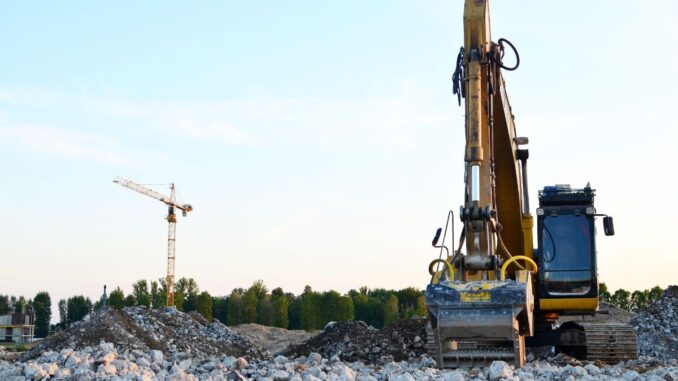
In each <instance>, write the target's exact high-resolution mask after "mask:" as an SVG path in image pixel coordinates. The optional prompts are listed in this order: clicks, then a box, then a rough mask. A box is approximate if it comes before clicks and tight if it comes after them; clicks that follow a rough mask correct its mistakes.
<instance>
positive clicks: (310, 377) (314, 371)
mask: <svg viewBox="0 0 678 381" xmlns="http://www.w3.org/2000/svg"><path fill="white" fill-rule="evenodd" d="M561 360H562V361H566V359H564V358H561ZM158 361H160V363H159V362H158ZM556 362H557V361H549V360H547V361H544V360H537V361H533V362H530V363H528V364H527V365H526V366H525V367H523V368H522V369H513V367H512V366H511V365H509V364H507V363H505V362H503V361H495V362H493V363H492V364H491V366H490V367H488V368H485V369H481V368H473V369H457V370H439V369H437V368H435V361H433V360H432V359H430V358H428V357H427V356H425V355H424V356H421V357H420V358H418V359H416V360H412V361H401V362H395V361H388V362H384V363H382V364H379V365H369V364H365V363H363V362H352V363H350V362H343V361H341V360H337V359H334V360H332V359H328V358H326V357H322V356H321V355H320V354H318V353H311V354H310V355H309V356H302V357H298V358H295V359H290V358H287V357H284V356H277V357H275V358H273V359H270V358H269V359H265V360H252V361H246V360H245V359H243V358H238V359H236V358H233V357H231V356H211V357H205V358H203V359H201V360H197V359H186V360H182V361H178V360H168V359H167V358H164V359H162V360H161V359H160V358H158V357H157V353H154V352H153V351H152V350H149V351H141V350H134V351H130V350H126V351H124V352H119V351H118V350H117V349H116V346H115V345H114V344H112V343H101V344H99V345H97V346H91V347H85V348H83V349H81V350H77V351H74V350H72V349H68V348H66V349H62V350H61V351H59V352H56V351H46V352H44V353H42V354H41V355H40V356H38V357H36V358H34V359H31V360H29V361H26V362H14V363H7V362H0V380H16V381H19V380H21V381H24V380H47V379H54V380H158V381H169V380H205V381H207V380H212V381H217V380H224V381H226V380H233V381H249V380H253V381H320V380H326V381H415V380H417V381H419V380H421V381H462V380H478V381H488V380H489V381H491V380H515V381H518V380H545V381H561V380H593V379H600V380H620V381H643V380H653V381H678V361H676V359H670V360H667V359H657V358H651V357H644V356H643V357H641V358H639V359H638V360H633V361H628V362H626V363H618V364H616V365H604V364H601V365H600V366H598V365H595V364H594V363H591V362H584V364H583V366H580V365H571V364H566V365H554V363H556Z"/></svg>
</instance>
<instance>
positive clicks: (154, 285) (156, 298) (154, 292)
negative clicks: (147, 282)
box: [150, 280, 165, 308]
mask: <svg viewBox="0 0 678 381" xmlns="http://www.w3.org/2000/svg"><path fill="white" fill-rule="evenodd" d="M150 294H151V306H153V308H159V307H162V306H164V305H165V301H164V300H163V299H162V298H161V297H160V289H159V288H158V282H156V281H154V280H153V281H151V292H150Z"/></svg>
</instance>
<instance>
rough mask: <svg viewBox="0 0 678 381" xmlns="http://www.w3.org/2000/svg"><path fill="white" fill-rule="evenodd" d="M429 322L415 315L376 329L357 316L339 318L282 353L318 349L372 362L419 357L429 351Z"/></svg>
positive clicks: (302, 353)
mask: <svg viewBox="0 0 678 381" xmlns="http://www.w3.org/2000/svg"><path fill="white" fill-rule="evenodd" d="M426 323H427V320H426V319H424V318H414V319H410V320H404V321H399V322H396V323H394V324H393V325H392V326H389V327H386V328H383V329H375V328H372V327H368V326H367V324H365V323H364V322H362V321H357V320H351V321H344V322H337V323H334V324H331V325H329V324H328V326H327V327H326V329H325V330H324V331H323V332H321V333H319V334H318V335H316V336H314V337H313V338H311V339H309V340H307V341H306V342H304V343H301V344H299V345H292V346H290V347H289V348H288V349H287V350H285V351H283V352H282V354H283V355H285V356H288V357H298V356H308V355H310V354H311V353H313V352H316V353H319V354H321V355H322V356H324V357H327V358H330V359H331V358H332V357H333V356H337V357H338V358H339V359H341V360H343V361H350V362H353V361H362V362H365V363H368V364H377V363H383V362H388V361H402V360H409V359H415V358H418V357H419V356H421V355H423V354H424V353H425V352H426V349H425V342H424V339H423V338H425V337H426Z"/></svg>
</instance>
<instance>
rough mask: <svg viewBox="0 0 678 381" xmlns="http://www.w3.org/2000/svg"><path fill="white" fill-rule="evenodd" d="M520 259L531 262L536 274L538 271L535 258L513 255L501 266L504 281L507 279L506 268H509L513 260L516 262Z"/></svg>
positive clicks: (533, 272)
mask: <svg viewBox="0 0 678 381" xmlns="http://www.w3.org/2000/svg"><path fill="white" fill-rule="evenodd" d="M519 259H522V260H524V261H526V262H527V263H529V264H530V265H531V266H532V271H531V272H532V275H535V274H536V273H537V271H538V269H537V264H536V263H535V262H534V260H533V259H532V258H530V257H526V256H524V255H516V256H515V257H511V258H510V259H509V260H508V261H506V262H504V265H502V266H501V280H502V281H503V280H506V268H508V265H510V264H511V263H513V262H515V261H517V260H519Z"/></svg>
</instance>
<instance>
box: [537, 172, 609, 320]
mask: <svg viewBox="0 0 678 381" xmlns="http://www.w3.org/2000/svg"><path fill="white" fill-rule="evenodd" d="M594 196H595V190H594V189H591V187H590V186H588V185H587V186H586V187H585V188H583V189H572V188H571V187H570V186H569V185H556V186H547V187H544V189H543V190H541V191H539V208H538V209H537V230H538V249H537V255H536V256H535V259H536V261H537V266H538V267H539V269H540V271H539V273H538V276H537V287H536V289H537V290H536V291H537V295H538V300H539V301H540V302H539V306H537V308H539V309H541V310H558V311H561V313H563V312H565V313H566V312H572V313H575V312H576V313H577V314H582V313H585V314H586V313H593V312H594V311H595V310H596V308H597V307H598V279H597V274H596V240H595V232H596V230H595V225H594V223H595V212H596V211H595V208H594V205H593V199H594ZM573 299H576V300H575V301H576V304H574V303H573V302H572V300H573Z"/></svg>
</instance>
